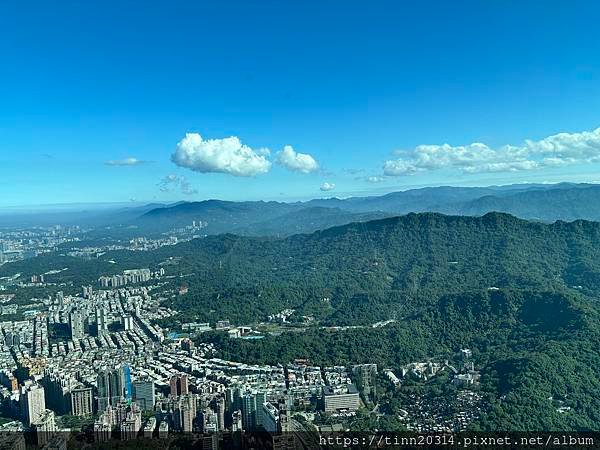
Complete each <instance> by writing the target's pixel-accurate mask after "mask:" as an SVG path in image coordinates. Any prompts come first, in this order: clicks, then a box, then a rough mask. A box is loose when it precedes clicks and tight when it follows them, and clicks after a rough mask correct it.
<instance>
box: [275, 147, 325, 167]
mask: <svg viewBox="0 0 600 450" xmlns="http://www.w3.org/2000/svg"><path fill="white" fill-rule="evenodd" d="M277 162H278V163H279V164H281V165H282V166H283V167H285V168H287V169H289V170H291V171H294V172H300V173H311V172H316V171H317V170H319V163H317V161H316V160H315V158H313V157H312V156H311V155H309V154H308V153H297V152H296V151H295V150H294V149H293V147H292V146H291V145H286V146H285V147H283V150H281V151H280V152H278V153H277Z"/></svg>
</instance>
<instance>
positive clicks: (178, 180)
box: [158, 175, 198, 195]
mask: <svg viewBox="0 0 600 450" xmlns="http://www.w3.org/2000/svg"><path fill="white" fill-rule="evenodd" d="M158 188H159V189H160V190H161V192H171V191H173V189H176V188H179V190H180V191H181V193H182V194H184V195H194V194H197V193H198V191H197V190H196V189H194V188H193V187H192V185H191V184H190V182H189V181H188V180H187V179H186V178H185V177H181V176H178V175H167V176H166V177H164V178H163V179H162V180H160V182H159V183H158Z"/></svg>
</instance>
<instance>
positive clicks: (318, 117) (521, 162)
mask: <svg viewBox="0 0 600 450" xmlns="http://www.w3.org/2000/svg"><path fill="white" fill-rule="evenodd" d="M116 6H117V4H116V3H113V4H112V5H103V7H102V8H99V7H95V6H93V5H77V4H68V5H67V4H65V5H53V6H52V7H50V6H48V5H43V4H39V5H37V7H36V8H29V7H25V6H23V5H17V4H14V5H4V6H3V7H2V10H3V11H2V12H3V13H2V18H1V19H0V21H1V25H2V27H1V28H2V30H3V31H2V35H3V39H2V40H1V41H2V43H0V48H1V49H2V51H3V54H4V55H5V57H4V60H5V62H6V70H4V71H3V73H2V74H1V75H0V86H1V87H0V94H1V96H2V98H3V100H4V101H3V105H2V106H1V107H0V165H1V166H2V169H3V170H2V180H1V181H0V194H2V195H1V196H0V197H1V200H0V207H7V206H18V205H44V204H57V203H61V204H62V203H67V204H68V203H101V202H129V201H137V202H153V201H157V202H170V201H177V200H191V201H197V200H204V199H209V198H219V199H223V200H281V201H290V200H292V201H293V200H300V199H308V198H314V197H331V196H340V197H344V196H349V195H364V194H369V193H375V194H376V193H386V192H391V191H396V190H405V189H408V188H411V187H419V186H434V185H463V186H476V185H477V186H484V185H494V184H511V183H524V182H535V183H546V182H560V181H572V182H596V181H598V177H597V175H596V173H597V172H598V168H599V167H600V163H599V161H600V131H599V130H600V128H598V127H600V121H599V120H598V117H597V111H598V108H599V107H600V100H599V99H600V95H598V94H600V83H598V75H599V74H600V64H599V63H598V61H597V59H596V58H594V55H596V54H597V53H598V50H600V42H598V39H597V38H596V37H595V36H594V31H593V30H594V27H593V23H594V21H595V18H597V17H598V13H599V12H600V8H599V7H598V6H597V5H595V4H593V3H578V5H577V8H576V7H571V8H564V7H563V5H561V4H560V3H558V2H546V3H544V5H543V6H544V7H543V8H542V7H541V5H540V4H536V3H535V2H533V3H527V4H521V5H518V6H514V5H511V6H510V7H509V6H508V5H501V4H485V5H484V4H482V3H478V2H466V3H464V4H460V5H452V6H450V5H446V4H444V3H443V2H432V3H430V4H427V5H397V4H394V3H393V2H382V3H378V4H377V5H369V6H366V5H364V4H358V3H354V4H352V3H351V4H348V3H347V2H345V3H343V4H342V3H341V2H330V3H327V4H326V5H323V4H318V5H317V4H316V3H312V4H310V3H309V4H306V5H304V6H303V8H298V7H295V6H292V5H283V4H277V3H262V4H253V5H249V4H245V3H243V2H236V3H234V4H233V5H232V7H228V8H223V7H222V6H218V5H209V4H203V5H198V4H197V5H193V4H192V5H183V4H178V5H174V6H172V5H166V4H160V3H144V4H143V7H141V5H140V4H136V3H135V2H134V3H130V4H127V5H120V9H119V14H116V13H115V12H116V9H115V8H116ZM24 20H27V23H28V26H27V27H22V26H20V24H22V23H23V21H24ZM159 24H160V26H158V25H159ZM308 25H310V26H308ZM108 29H110V33H106V32H103V30H108ZM228 30H230V31H228ZM231 30H235V33H232V32H231ZM514 30H518V31H514ZM241 36H244V39H240V37H241ZM23 55H27V57H26V58H25V57H23ZM561 133H562V134H561Z"/></svg>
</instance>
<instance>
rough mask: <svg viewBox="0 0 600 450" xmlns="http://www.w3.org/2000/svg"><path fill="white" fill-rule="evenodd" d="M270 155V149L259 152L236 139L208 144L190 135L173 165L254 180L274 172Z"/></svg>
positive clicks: (180, 147)
mask: <svg viewBox="0 0 600 450" xmlns="http://www.w3.org/2000/svg"><path fill="white" fill-rule="evenodd" d="M268 154H269V151H268V150H267V149H259V150H256V151H255V150H253V149H252V148H250V147H248V146H247V145H244V144H242V142H241V141H240V140H239V138H237V137H235V136H232V137H228V138H225V139H206V140H204V139H202V136H200V135H199V134H198V133H187V134H186V135H185V137H184V138H183V139H182V140H181V141H180V142H179V143H178V144H177V149H176V150H175V153H173V154H172V155H171V161H173V162H174V163H175V164H177V165H178V166H180V167H185V168H187V169H191V170H194V171H196V172H202V173H210V172H214V173H226V174H229V175H234V176H237V177H252V176H255V175H260V174H263V173H266V172H268V171H269V170H270V169H271V162H270V161H269V160H268V159H267V156H268Z"/></svg>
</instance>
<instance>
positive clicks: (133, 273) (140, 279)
mask: <svg viewBox="0 0 600 450" xmlns="http://www.w3.org/2000/svg"><path fill="white" fill-rule="evenodd" d="M164 275H165V269H164V268H162V267H161V268H160V269H159V270H157V271H156V272H154V273H152V272H150V269H130V270H124V271H123V273H121V274H117V275H110V276H106V275H104V276H101V277H100V278H98V283H99V284H100V287H101V288H119V287H122V286H126V285H128V284H138V283H145V282H147V281H150V280H151V279H152V278H160V277H162V276H164Z"/></svg>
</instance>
